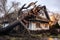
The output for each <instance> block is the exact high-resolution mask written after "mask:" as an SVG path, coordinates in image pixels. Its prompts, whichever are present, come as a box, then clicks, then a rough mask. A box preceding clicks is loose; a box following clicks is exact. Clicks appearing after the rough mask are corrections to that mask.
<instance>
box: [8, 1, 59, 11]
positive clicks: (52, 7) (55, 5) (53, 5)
mask: <svg viewBox="0 0 60 40" xmlns="http://www.w3.org/2000/svg"><path fill="white" fill-rule="evenodd" d="M13 1H15V2H21V3H20V5H23V4H24V3H27V4H28V3H30V2H35V1H38V3H37V4H41V5H46V7H47V9H48V10H49V11H53V12H60V0H8V6H9V7H10V6H11V2H13Z"/></svg>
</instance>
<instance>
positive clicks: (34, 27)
mask: <svg viewBox="0 0 60 40" xmlns="http://www.w3.org/2000/svg"><path fill="white" fill-rule="evenodd" d="M38 26H39V27H38ZM38 26H37V23H34V22H30V23H29V28H28V29H29V30H49V25H48V24H42V23H41V24H40V25H38Z"/></svg>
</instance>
